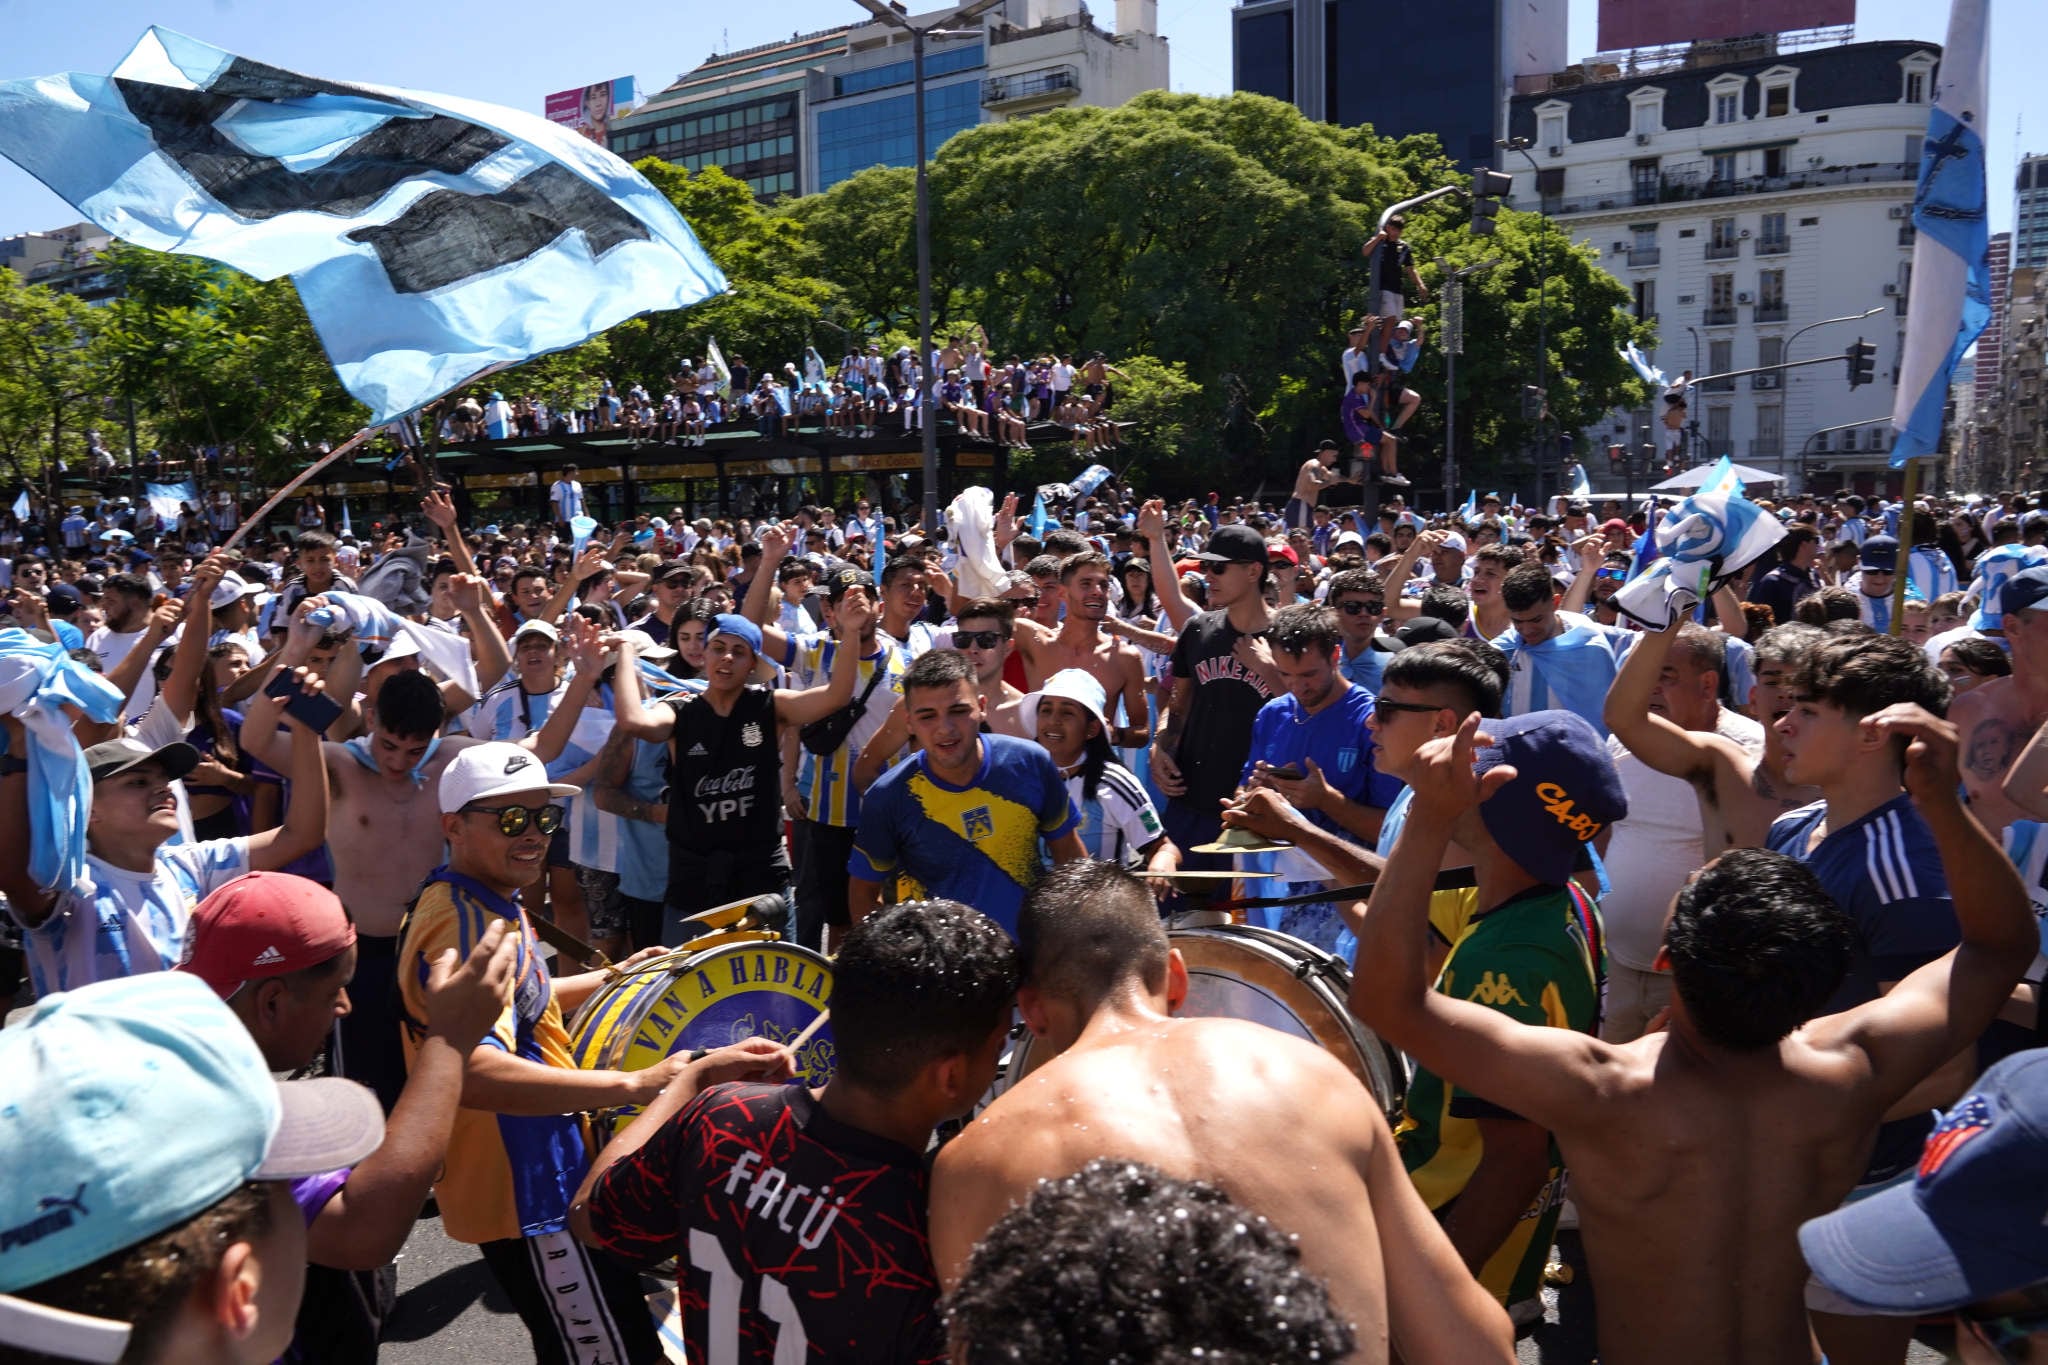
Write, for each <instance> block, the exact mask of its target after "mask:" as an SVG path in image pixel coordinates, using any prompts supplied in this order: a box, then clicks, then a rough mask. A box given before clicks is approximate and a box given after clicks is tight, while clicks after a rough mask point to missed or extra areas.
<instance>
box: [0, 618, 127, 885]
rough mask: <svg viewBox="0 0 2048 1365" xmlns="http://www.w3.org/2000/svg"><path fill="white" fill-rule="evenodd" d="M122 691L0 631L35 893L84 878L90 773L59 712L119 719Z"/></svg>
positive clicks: (2, 693)
mask: <svg viewBox="0 0 2048 1365" xmlns="http://www.w3.org/2000/svg"><path fill="white" fill-rule="evenodd" d="M126 700H127V699H126V698H125V697H123V696H122V695H121V689H120V688H118V687H115V686H114V685H113V684H112V683H110V682H108V681H107V680H106V679H105V678H102V677H100V676H99V674H97V673H94V672H92V671H91V670H90V669H88V668H86V667H85V666H83V665H82V664H79V663H77V662H76V661H74V660H73V659H72V658H71V656H70V655H69V654H68V653H66V652H65V649H64V646H63V645H61V644H58V643H56V642H54V641H52V642H50V643H47V644H46V643H44V642H42V641H40V640H38V639H36V638H35V637H34V636H32V635H30V634H29V633H28V632H27V631H25V630H17V629H12V628H10V629H7V630H0V711H5V712H7V713H8V714H9V715H12V716H14V717H15V718H17V719H18V720H20V721H21V727H22V735H23V738H24V739H25V740H26V741H27V744H28V752H27V753H26V754H15V755H10V756H11V757H15V758H25V759H26V760H27V762H28V792H29V804H28V830H29V837H28V871H29V875H30V876H31V877H33V878H34V879H35V883H36V885H37V886H53V887H69V886H70V885H71V884H72V883H73V882H75V881H77V880H78V879H79V878H80V877H81V876H83V875H85V827H86V825H87V823H88V822H89V821H90V820H91V818H92V772H91V769H90V768H89V767H88V766H87V765H86V761H85V751H84V750H83V749H81V748H80V747H79V744H78V739H77V737H76V736H74V735H73V734H72V731H71V717H70V716H69V715H67V714H66V713H65V709H64V708H65V707H67V706H71V707H76V708H77V709H78V710H79V711H81V712H82V713H84V714H85V715H87V716H89V717H90V718H92V719H93V720H97V721H111V720H115V719H117V718H119V716H120V714H121V706H122V703H123V702H125V701H126Z"/></svg>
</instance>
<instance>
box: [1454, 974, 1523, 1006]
mask: <svg viewBox="0 0 2048 1365" xmlns="http://www.w3.org/2000/svg"><path fill="white" fill-rule="evenodd" d="M1467 998H1468V999H1471V1000H1475V1001H1477V1002H1478V1003H1479V1004H1482V1005H1521V1006H1524V1007H1525V1008H1526V1007H1527V1005H1528V1003H1529V1002H1528V1001H1526V1000H1524V999H1523V998H1522V993H1521V992H1520V991H1518V990H1516V989H1515V987H1514V983H1513V982H1511V981H1509V980H1508V978H1507V974H1506V973H1505V972H1498V973H1496V972H1488V973H1486V974H1485V975H1484V976H1482V977H1480V978H1479V984H1478V985H1477V986H1474V987H1473V988H1472V994H1471V995H1470V996H1468V997H1467Z"/></svg>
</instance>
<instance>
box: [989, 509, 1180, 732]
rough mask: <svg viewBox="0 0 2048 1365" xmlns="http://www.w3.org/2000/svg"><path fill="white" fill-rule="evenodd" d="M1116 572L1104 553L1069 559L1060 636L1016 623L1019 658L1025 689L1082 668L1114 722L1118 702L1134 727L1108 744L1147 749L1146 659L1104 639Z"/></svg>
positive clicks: (1063, 571)
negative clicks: (1098, 686) (1098, 688)
mask: <svg viewBox="0 0 2048 1365" xmlns="http://www.w3.org/2000/svg"><path fill="white" fill-rule="evenodd" d="M1110 573H1111V566H1110V562H1109V556H1108V555H1105V554H1103V553H1102V552H1100V551H1099V550H1089V551H1087V552H1086V553H1084V554H1078V555H1070V556H1068V557H1067V558H1066V559H1065V560H1064V561H1062V562H1061V564H1060V591H1061V592H1062V593H1063V594H1064V595H1065V598H1066V604H1067V618H1066V620H1064V621H1062V622H1061V623H1060V625H1059V628H1058V629H1057V630H1054V629H1051V628H1048V627H1046V626H1042V625H1040V624H1039V623H1038V622H1037V621H1035V620H1030V619H1025V620H1020V621H1018V622H1017V623H1016V630H1017V641H1016V643H1017V652H1018V653H1019V654H1021V655H1023V657H1024V676H1025V685H1026V686H1027V687H1029V688H1032V689H1034V690H1035V689H1037V688H1040V687H1043V686H1045V680H1046V679H1047V678H1050V677H1051V676H1052V675H1053V674H1055V673H1058V672H1061V671H1062V670H1065V669H1069V668H1078V669H1080V670H1081V671H1082V672H1084V673H1087V674H1088V675H1089V676H1090V677H1092V678H1094V679H1095V681H1097V682H1099V683H1101V684H1102V693H1103V695H1104V696H1106V697H1109V698H1110V699H1111V700H1110V714H1111V716H1112V718H1114V716H1115V713H1116V709H1117V707H1116V702H1117V699H1119V698H1121V700H1122V702H1123V712H1124V715H1125V716H1126V717H1127V718H1128V719H1129V720H1130V721H1131V722H1132V723H1130V724H1127V725H1119V726H1117V727H1116V728H1115V729H1114V730H1112V731H1111V732H1110V736H1109V742H1110V744H1111V745H1113V746H1115V747H1117V748H1121V749H1136V748H1142V747H1143V746H1144V745H1145V744H1146V743H1147V742H1149V741H1150V740H1151V738H1152V725H1151V712H1150V711H1149V710H1148V709H1147V707H1146V705H1145V656H1144V655H1143V654H1140V653H1139V652H1138V648H1137V646H1135V645H1132V644H1130V643H1128V642H1126V641H1123V640H1117V639H1112V638H1110V637H1109V636H1106V635H1104V634H1103V630H1102V626H1103V622H1104V621H1106V620H1108V619H1109V615H1110V611H1109V592H1110V587H1109V585H1110Z"/></svg>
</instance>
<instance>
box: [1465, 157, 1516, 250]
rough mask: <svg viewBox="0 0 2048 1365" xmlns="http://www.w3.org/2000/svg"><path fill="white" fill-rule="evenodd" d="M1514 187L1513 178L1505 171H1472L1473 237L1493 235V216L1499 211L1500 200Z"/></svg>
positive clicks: (1471, 225)
mask: <svg viewBox="0 0 2048 1365" xmlns="http://www.w3.org/2000/svg"><path fill="white" fill-rule="evenodd" d="M1514 187H1515V179H1514V177H1513V176H1511V175H1509V174H1508V173H1507V172H1505V171H1474V172H1472V222H1471V223H1470V225H1469V226H1470V227H1471V229H1472V235H1473V236H1474V237H1491V236H1493V216H1494V215H1495V214H1496V213H1499V212H1500V201H1501V200H1502V198H1504V197H1505V196H1506V195H1507V194H1508V193H1509V192H1510V191H1511V190H1513V189H1514Z"/></svg>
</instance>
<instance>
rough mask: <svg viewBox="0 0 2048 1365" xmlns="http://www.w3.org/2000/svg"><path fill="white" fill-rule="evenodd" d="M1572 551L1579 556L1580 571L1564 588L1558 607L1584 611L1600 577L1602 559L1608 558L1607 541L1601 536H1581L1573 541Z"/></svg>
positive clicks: (1562, 609)
mask: <svg viewBox="0 0 2048 1365" xmlns="http://www.w3.org/2000/svg"><path fill="white" fill-rule="evenodd" d="M1572 553H1573V554H1575V555H1577V556H1578V559H1579V571H1578V572H1577V573H1576V574H1573V575H1572V584H1571V586H1570V587H1568V588H1566V589H1565V590H1564V597H1563V598H1562V599H1561V600H1560V601H1559V602H1558V604H1557V609H1558V610H1559V611H1578V612H1583V611H1584V610H1585V609H1586V602H1587V601H1588V599H1590V598H1591V597H1592V596H1593V580H1594V579H1595V578H1597V577H1599V574H1600V561H1601V560H1603V559H1605V558H1607V541H1606V539H1605V538H1604V537H1601V536H1580V537H1579V538H1578V539H1577V540H1575V541H1573V542H1572Z"/></svg>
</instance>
